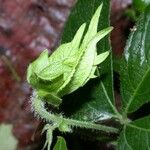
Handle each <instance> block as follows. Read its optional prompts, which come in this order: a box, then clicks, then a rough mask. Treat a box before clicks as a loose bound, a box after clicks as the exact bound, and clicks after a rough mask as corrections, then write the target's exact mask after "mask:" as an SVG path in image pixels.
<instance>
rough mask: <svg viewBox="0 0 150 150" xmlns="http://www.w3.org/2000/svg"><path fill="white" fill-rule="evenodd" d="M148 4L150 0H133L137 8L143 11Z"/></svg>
mask: <svg viewBox="0 0 150 150" xmlns="http://www.w3.org/2000/svg"><path fill="white" fill-rule="evenodd" d="M148 4H150V0H133V5H134V7H135V9H136V10H137V11H139V12H141V13H142V12H143V11H144V9H145V8H146V6H147V5H148Z"/></svg>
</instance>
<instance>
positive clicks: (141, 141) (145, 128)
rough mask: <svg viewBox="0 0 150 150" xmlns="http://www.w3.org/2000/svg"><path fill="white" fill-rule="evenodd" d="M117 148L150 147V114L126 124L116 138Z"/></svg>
mask: <svg viewBox="0 0 150 150" xmlns="http://www.w3.org/2000/svg"><path fill="white" fill-rule="evenodd" d="M117 149H118V150H149V149H150V116H148V117H145V118H142V119H139V120H136V121H133V122H131V123H129V124H127V125H126V126H125V127H124V129H123V131H122V133H121V135H120V138H119V140H118V148H117Z"/></svg>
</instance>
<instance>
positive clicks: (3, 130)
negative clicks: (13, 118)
mask: <svg viewBox="0 0 150 150" xmlns="http://www.w3.org/2000/svg"><path fill="white" fill-rule="evenodd" d="M12 128H13V126H12V125H8V124H7V125H6V124H1V125H0V150H16V149H17V144H18V141H17V139H16V138H15V137H14V135H13V134H12Z"/></svg>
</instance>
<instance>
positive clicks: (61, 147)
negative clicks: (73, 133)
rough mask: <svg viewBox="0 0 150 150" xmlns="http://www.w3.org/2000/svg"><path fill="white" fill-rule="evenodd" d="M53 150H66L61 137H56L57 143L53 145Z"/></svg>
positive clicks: (64, 142)
mask: <svg viewBox="0 0 150 150" xmlns="http://www.w3.org/2000/svg"><path fill="white" fill-rule="evenodd" d="M53 150H67V145H66V141H65V139H64V138H63V137H61V136H58V137H57V143H56V144H55V146H54V148H53Z"/></svg>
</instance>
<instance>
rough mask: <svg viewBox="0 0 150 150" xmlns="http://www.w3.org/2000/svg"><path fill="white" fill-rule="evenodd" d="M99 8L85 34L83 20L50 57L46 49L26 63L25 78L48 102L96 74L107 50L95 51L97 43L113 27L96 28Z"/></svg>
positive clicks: (79, 85) (54, 103)
mask: <svg viewBox="0 0 150 150" xmlns="http://www.w3.org/2000/svg"><path fill="white" fill-rule="evenodd" d="M101 9H102V5H100V6H99V7H98V9H97V10H96V12H95V14H94V15H93V17H92V19H91V22H90V25H89V27H88V30H87V32H86V34H85V35H84V31H85V27H86V24H85V23H83V24H82V25H81V26H80V28H79V29H78V31H77V32H76V34H75V36H74V38H73V40H72V41H71V42H69V43H65V44H62V45H60V46H59V47H58V48H57V49H56V50H55V51H54V52H53V53H52V55H51V56H50V57H49V56H48V51H47V50H45V51H44V52H43V53H42V54H41V55H40V56H39V58H37V60H35V61H34V62H33V63H31V64H30V65H29V67H28V71H27V81H28V82H29V83H30V84H31V85H32V86H33V88H35V89H36V90H37V91H38V93H39V96H41V97H43V98H45V97H48V98H49V101H50V102H49V103H50V104H52V105H55V106H58V105H59V103H61V97H62V96H64V95H67V94H69V93H72V92H73V91H75V90H77V89H78V88H79V87H82V86H84V85H85V84H86V83H87V82H88V81H89V80H90V79H91V78H95V77H97V76H96V75H95V71H96V69H97V65H99V64H100V63H102V62H103V61H104V60H105V59H106V58H107V56H108V55H109V52H108V51H107V52H105V53H102V54H99V55H97V49H96V45H97V43H98V42H99V41H100V40H101V39H102V38H103V37H105V36H106V35H107V34H108V33H110V32H111V30H112V27H108V28H106V29H103V30H101V31H99V32H97V26H98V22H99V17H100V13H101ZM83 35H84V36H83ZM40 93H42V94H40ZM44 93H45V94H44ZM51 95H52V97H51ZM48 98H47V99H48ZM55 101H56V102H55Z"/></svg>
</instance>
